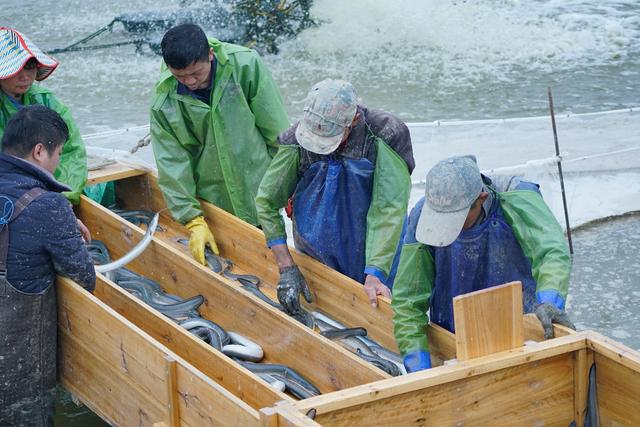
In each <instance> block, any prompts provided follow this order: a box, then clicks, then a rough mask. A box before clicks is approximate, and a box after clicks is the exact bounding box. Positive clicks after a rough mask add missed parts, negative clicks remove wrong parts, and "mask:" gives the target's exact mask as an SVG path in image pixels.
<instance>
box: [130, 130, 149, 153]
mask: <svg viewBox="0 0 640 427" xmlns="http://www.w3.org/2000/svg"><path fill="white" fill-rule="evenodd" d="M149 144H151V132H147V134H146V135H145V136H143V137H142V138H140V139H139V140H138V143H137V144H136V146H135V147H133V148H132V149H131V150H129V152H130V153H131V154H134V153H135V152H136V151H138V150H139V149H141V148H142V147H146V146H147V145H149Z"/></svg>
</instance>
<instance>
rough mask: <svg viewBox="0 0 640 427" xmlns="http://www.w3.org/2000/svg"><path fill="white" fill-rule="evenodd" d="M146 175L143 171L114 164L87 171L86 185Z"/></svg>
mask: <svg viewBox="0 0 640 427" xmlns="http://www.w3.org/2000/svg"><path fill="white" fill-rule="evenodd" d="M146 173H147V171H145V170H143V169H135V168H132V167H130V166H126V165H123V164H121V163H114V164H112V165H107V166H105V167H102V168H100V169H96V170H91V171H89V176H88V178H87V185H93V184H98V183H100V182H107V181H117V180H119V179H124V178H129V177H132V176H138V175H145V174H146Z"/></svg>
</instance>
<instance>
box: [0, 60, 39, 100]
mask: <svg viewBox="0 0 640 427" xmlns="http://www.w3.org/2000/svg"><path fill="white" fill-rule="evenodd" d="M37 72H38V67H37V62H35V61H31V60H30V61H27V64H26V65H25V66H24V67H23V68H22V70H20V71H19V72H18V74H16V75H14V76H12V77H9V78H8V79H2V80H0V88H2V90H3V91H4V92H5V93H6V94H7V95H9V96H11V97H13V98H16V99H18V98H20V97H21V96H22V95H23V94H24V93H25V92H27V91H28V90H29V88H30V87H31V85H32V84H33V81H34V80H35V79H36V73H37Z"/></svg>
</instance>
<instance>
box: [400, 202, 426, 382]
mask: <svg viewBox="0 0 640 427" xmlns="http://www.w3.org/2000/svg"><path fill="white" fill-rule="evenodd" d="M421 208H422V202H418V204H417V205H416V207H414V208H413V210H412V211H411V214H410V216H409V224H408V228H407V234H406V237H405V240H404V245H403V247H402V253H401V255H400V265H399V266H398V273H397V275H396V280H395V282H394V285H393V298H392V300H391V307H392V309H393V333H394V335H395V338H396V342H397V343H398V348H399V349H400V353H401V354H402V355H403V357H404V358H405V362H406V363H405V366H406V367H407V369H408V370H410V371H416V370H420V369H426V368H429V367H431V362H430V359H429V343H428V340H427V331H426V327H427V324H428V317H427V311H428V310H429V299H430V298H431V290H432V284H433V280H434V277H435V270H434V268H435V267H434V262H433V258H432V256H431V253H430V252H429V249H428V247H427V246H426V245H423V244H421V243H419V242H417V241H416V239H415V230H416V226H417V223H418V218H419V217H420V212H421V210H422V209H421Z"/></svg>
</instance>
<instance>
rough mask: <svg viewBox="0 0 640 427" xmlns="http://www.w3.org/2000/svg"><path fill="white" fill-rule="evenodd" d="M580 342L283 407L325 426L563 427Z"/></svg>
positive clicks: (565, 341) (555, 343) (570, 339)
mask: <svg viewBox="0 0 640 427" xmlns="http://www.w3.org/2000/svg"><path fill="white" fill-rule="evenodd" d="M586 337H587V334H586V333H580V334H574V335H570V336H565V337H561V338H558V339H556V340H552V341H546V342H544V343H539V344H537V345H536V346H535V348H527V347H522V348H519V349H515V350H511V351H507V352H501V353H496V354H494V355H491V356H485V357H480V358H477V359H472V360H468V361H465V362H458V363H456V364H453V365H448V366H442V367H438V368H433V369H430V370H426V371H421V372H419V373H415V374H411V375H409V376H406V377H397V378H391V379H387V380H382V381H378V382H376V383H372V384H367V385H363V386H358V387H354V388H352V389H349V390H343V391H338V392H335V393H330V394H326V395H323V396H318V397H315V398H310V399H306V400H304V401H300V402H296V403H293V404H290V405H287V404H285V405H284V406H285V407H288V408H293V409H295V411H297V412H298V413H299V414H306V413H307V412H308V411H309V410H311V409H314V410H315V412H316V417H315V422H316V423H318V424H320V425H323V426H333V425H336V426H348V425H367V426H386V425H424V426H440V425H465V426H467V425H469V426H475V425H478V426H481V425H492V426H511V425H565V426H566V425H569V423H570V422H571V421H573V419H574V406H575V402H574V357H573V355H574V353H575V352H576V351H579V350H582V349H585V347H586ZM274 409H278V408H277V407H276V408H274ZM274 412H275V413H277V411H274ZM268 415H270V414H269V413H265V411H261V416H262V417H263V426H264V425H270V424H268V423H267V422H266V421H265V418H266V417H267V416H268ZM271 416H274V417H275V416H279V415H273V414H271ZM274 425H277V424H274ZM285 425H286V424H285Z"/></svg>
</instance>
